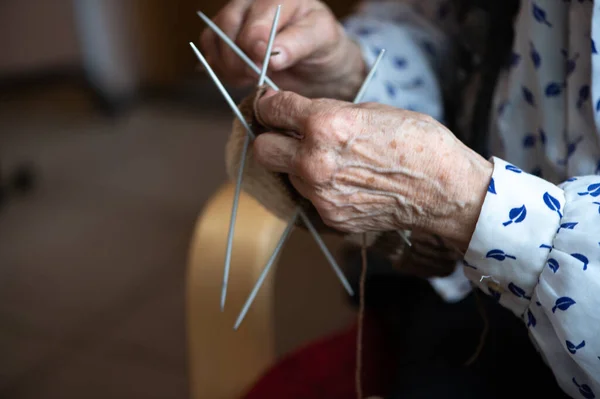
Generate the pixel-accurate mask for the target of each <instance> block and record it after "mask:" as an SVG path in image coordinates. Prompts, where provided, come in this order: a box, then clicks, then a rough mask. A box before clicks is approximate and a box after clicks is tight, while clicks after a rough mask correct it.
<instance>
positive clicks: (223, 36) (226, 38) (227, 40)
mask: <svg viewBox="0 0 600 399" xmlns="http://www.w3.org/2000/svg"><path fill="white" fill-rule="evenodd" d="M197 14H198V16H199V17H200V18H201V19H202V20H203V21H204V23H205V24H206V25H208V27H209V28H210V29H211V30H212V31H213V32H215V34H216V35H217V36H219V37H220V38H221V39H222V40H223V41H224V42H225V44H227V45H228V46H229V48H230V49H231V50H232V51H233V52H234V53H236V54H237V56H238V57H240V58H241V59H242V61H244V62H245V63H246V65H248V66H249V67H250V68H251V69H252V70H253V71H254V72H256V74H257V75H260V68H258V67H257V66H256V64H254V62H252V60H251V59H250V58H249V57H248V56H247V55H246V54H245V53H244V52H243V51H242V50H241V49H240V48H239V47H238V46H237V45H236V44H235V43H234V42H233V40H231V39H230V38H229V36H227V35H226V34H225V32H223V31H222V30H221V29H220V28H219V27H218V26H217V25H216V24H215V23H214V22H213V21H211V20H210V18H208V17H207V16H206V15H205V14H204V13H203V12H201V11H198V12H197ZM265 80H266V82H267V84H268V85H269V86H271V88H272V89H273V90H276V91H279V87H277V85H276V84H275V83H273V81H272V80H271V79H269V77H268V76H267V77H265Z"/></svg>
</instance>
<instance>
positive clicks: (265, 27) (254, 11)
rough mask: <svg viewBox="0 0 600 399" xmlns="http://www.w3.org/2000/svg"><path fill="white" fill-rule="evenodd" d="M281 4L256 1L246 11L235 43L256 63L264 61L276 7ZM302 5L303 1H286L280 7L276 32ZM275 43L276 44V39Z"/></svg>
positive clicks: (272, 0) (272, 1)
mask: <svg viewBox="0 0 600 399" xmlns="http://www.w3.org/2000/svg"><path fill="white" fill-rule="evenodd" d="M281 3H282V1H281V0H261V1H256V2H255V3H254V4H253V5H252V7H250V9H249V10H248V13H247V15H246V20H245V22H244V26H243V27H242V29H241V30H240V32H239V35H238V40H237V43H238V45H239V46H240V48H241V49H242V50H243V51H244V52H246V54H248V56H249V57H250V58H251V59H253V60H254V61H255V62H256V63H262V62H263V60H264V57H265V52H266V50H267V42H268V40H269V35H270V33H271V27H272V26H273V19H274V17H275V12H276V10H277V6H278V5H279V4H281ZM303 3H304V2H303V1H288V2H287V3H285V4H283V5H282V7H281V12H280V15H279V23H278V24H277V31H281V29H282V28H283V27H284V26H285V25H286V24H288V23H290V21H291V20H292V19H293V18H294V17H296V15H297V14H298V13H299V12H301V11H302V10H301V7H302V6H303ZM275 43H277V37H276V39H275ZM276 51H278V49H277V47H276V46H275V45H274V46H273V52H276ZM276 57H278V56H274V57H273V59H275V58H276ZM269 66H270V64H269Z"/></svg>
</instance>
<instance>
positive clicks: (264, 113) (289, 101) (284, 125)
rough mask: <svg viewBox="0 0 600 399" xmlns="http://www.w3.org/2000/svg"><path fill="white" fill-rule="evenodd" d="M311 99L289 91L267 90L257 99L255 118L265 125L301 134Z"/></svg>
mask: <svg viewBox="0 0 600 399" xmlns="http://www.w3.org/2000/svg"><path fill="white" fill-rule="evenodd" d="M311 108H312V101H311V100H309V99H308V98H306V97H302V96H301V95H299V94H296V93H292V92H289V91H280V92H275V91H273V90H269V91H267V92H266V93H265V95H263V97H262V98H261V99H260V100H259V101H258V106H257V113H258V115H257V118H258V119H259V120H260V121H261V122H262V123H263V124H265V125H266V126H269V127H271V128H275V129H282V130H292V131H294V132H297V133H300V134H303V130H304V126H305V123H306V120H307V118H308V117H309V115H310V113H311Z"/></svg>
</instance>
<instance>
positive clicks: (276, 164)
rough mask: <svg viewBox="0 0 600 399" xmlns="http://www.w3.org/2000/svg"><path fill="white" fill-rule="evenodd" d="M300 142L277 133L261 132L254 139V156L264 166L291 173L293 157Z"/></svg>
mask: <svg viewBox="0 0 600 399" xmlns="http://www.w3.org/2000/svg"><path fill="white" fill-rule="evenodd" d="M299 147H300V142H299V141H298V140H296V139H293V138H291V137H288V136H284V135H282V134H277V133H263V134H260V135H258V137H256V140H254V157H255V158H256V160H257V161H258V163H259V164H261V165H262V166H263V167H264V168H266V169H268V170H270V171H272V172H279V173H288V174H289V173H293V172H294V159H295V157H296V154H297V152H298V148H299Z"/></svg>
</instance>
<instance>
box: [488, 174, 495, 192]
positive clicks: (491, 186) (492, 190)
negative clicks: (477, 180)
mask: <svg viewBox="0 0 600 399" xmlns="http://www.w3.org/2000/svg"><path fill="white" fill-rule="evenodd" d="M488 193H491V194H496V185H495V184H494V178H493V177H492V179H491V180H490V184H489V185H488Z"/></svg>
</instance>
